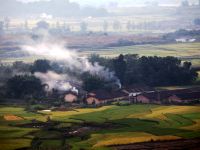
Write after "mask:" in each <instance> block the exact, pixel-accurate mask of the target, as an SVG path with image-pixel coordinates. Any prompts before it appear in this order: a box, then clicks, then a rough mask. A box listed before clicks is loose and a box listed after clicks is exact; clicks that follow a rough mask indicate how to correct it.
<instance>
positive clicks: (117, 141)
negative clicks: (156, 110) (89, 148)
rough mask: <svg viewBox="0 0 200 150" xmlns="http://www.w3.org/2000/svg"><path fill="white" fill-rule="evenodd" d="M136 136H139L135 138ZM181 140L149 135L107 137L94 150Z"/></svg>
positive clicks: (168, 136) (173, 137)
mask: <svg viewBox="0 0 200 150" xmlns="http://www.w3.org/2000/svg"><path fill="white" fill-rule="evenodd" d="M134 134H136V135H137V136H135V137H134ZM177 139H181V138H180V137H177V136H171V135H165V136H155V135H152V134H148V133H132V136H131V133H130V136H127V135H125V136H120V135H118V136H114V135H111V136H109V135H107V136H106V135H105V136H104V137H103V139H102V140H100V141H98V142H97V143H96V144H95V145H94V146H93V148H96V147H105V146H111V145H112V146H113V145H125V144H133V143H140V142H149V141H158V140H159V141H166V140H177Z"/></svg>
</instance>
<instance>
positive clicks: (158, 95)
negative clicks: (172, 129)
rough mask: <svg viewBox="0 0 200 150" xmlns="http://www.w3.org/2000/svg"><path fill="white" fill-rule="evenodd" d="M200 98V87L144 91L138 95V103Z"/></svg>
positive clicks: (174, 101) (158, 102)
mask: <svg viewBox="0 0 200 150" xmlns="http://www.w3.org/2000/svg"><path fill="white" fill-rule="evenodd" d="M199 99H200V90H199V88H191V89H180V90H165V91H155V92H144V93H141V94H139V95H137V96H136V102H138V103H156V104H161V103H175V104H176V103H181V104H184V103H191V102H197V100H199Z"/></svg>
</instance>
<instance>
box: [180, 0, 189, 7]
mask: <svg viewBox="0 0 200 150" xmlns="http://www.w3.org/2000/svg"><path fill="white" fill-rule="evenodd" d="M181 6H182V7H188V6H189V2H188V0H183V1H182V2H181Z"/></svg>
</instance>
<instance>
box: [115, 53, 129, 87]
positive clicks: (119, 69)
mask: <svg viewBox="0 0 200 150" xmlns="http://www.w3.org/2000/svg"><path fill="white" fill-rule="evenodd" d="M126 66H127V64H126V61H125V60H124V55H122V54H121V55H119V57H118V58H117V59H115V60H114V71H115V74H116V76H117V77H118V78H119V79H120V81H121V83H122V84H124V77H125V73H126Z"/></svg>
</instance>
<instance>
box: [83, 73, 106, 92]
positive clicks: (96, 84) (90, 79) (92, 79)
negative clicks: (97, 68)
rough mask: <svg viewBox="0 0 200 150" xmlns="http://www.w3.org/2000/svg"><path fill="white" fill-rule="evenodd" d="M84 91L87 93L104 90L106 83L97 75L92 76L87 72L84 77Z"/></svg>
mask: <svg viewBox="0 0 200 150" xmlns="http://www.w3.org/2000/svg"><path fill="white" fill-rule="evenodd" d="M82 80H83V89H84V90H86V91H92V90H98V89H102V88H104V85H105V81H104V80H103V79H101V78H100V77H99V76H97V75H91V74H90V73H88V72H86V73H84V74H83V75H82Z"/></svg>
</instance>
